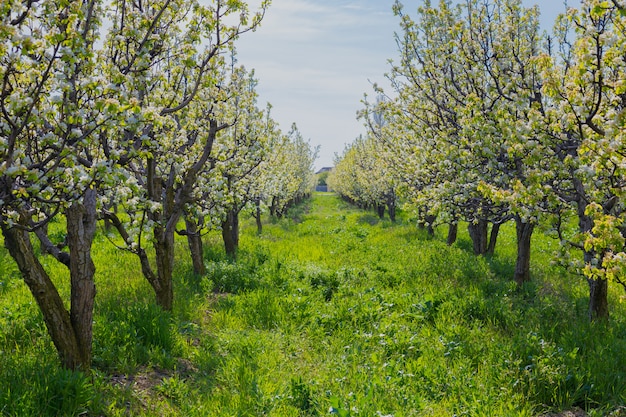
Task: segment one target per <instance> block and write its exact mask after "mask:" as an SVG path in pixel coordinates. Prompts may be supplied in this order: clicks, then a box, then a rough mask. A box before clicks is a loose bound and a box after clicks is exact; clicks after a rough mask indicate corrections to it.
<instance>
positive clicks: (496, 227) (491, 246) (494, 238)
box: [485, 223, 500, 255]
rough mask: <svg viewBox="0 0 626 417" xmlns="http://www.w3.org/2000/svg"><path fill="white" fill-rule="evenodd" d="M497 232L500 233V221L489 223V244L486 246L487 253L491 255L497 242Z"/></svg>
mask: <svg viewBox="0 0 626 417" xmlns="http://www.w3.org/2000/svg"><path fill="white" fill-rule="evenodd" d="M498 233H500V223H493V224H492V225H491V234H490V235H489V245H488V246H487V251H486V252H485V253H486V254H488V255H493V254H494V252H495V251H496V243H497V242H498Z"/></svg>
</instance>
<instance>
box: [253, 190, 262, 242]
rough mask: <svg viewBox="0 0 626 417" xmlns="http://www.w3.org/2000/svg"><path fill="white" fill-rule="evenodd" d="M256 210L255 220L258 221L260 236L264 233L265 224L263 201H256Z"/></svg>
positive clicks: (257, 226) (257, 227) (257, 230)
mask: <svg viewBox="0 0 626 417" xmlns="http://www.w3.org/2000/svg"><path fill="white" fill-rule="evenodd" d="M255 205H256V210H255V214H254V218H255V219H256V232H257V234H258V235H260V234H262V233H263V222H262V221H261V199H260V198H257V199H256V201H255Z"/></svg>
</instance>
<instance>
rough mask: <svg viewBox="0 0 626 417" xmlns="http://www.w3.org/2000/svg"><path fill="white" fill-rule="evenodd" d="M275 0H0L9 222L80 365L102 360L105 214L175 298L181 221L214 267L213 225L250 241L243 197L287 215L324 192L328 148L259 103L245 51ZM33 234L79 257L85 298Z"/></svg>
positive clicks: (0, 112)
mask: <svg viewBox="0 0 626 417" xmlns="http://www.w3.org/2000/svg"><path fill="white" fill-rule="evenodd" d="M268 5H269V1H268V0H265V1H263V2H262V4H261V5H260V6H259V9H258V10H257V11H256V12H254V13H252V12H250V11H249V10H248V6H247V4H246V3H245V2H243V1H232V0H228V1H227V0H214V1H210V2H200V1H189V0H138V1H132V2H128V1H117V0H112V1H108V0H77V1H75V0H65V1H60V2H56V1H55V2H49V1H44V2H38V1H27V2H23V1H17V0H9V1H3V2H2V4H1V5H0V19H1V20H0V40H1V41H0V80H1V86H0V164H1V165H0V166H1V168H0V227H1V229H2V234H3V237H4V244H5V246H6V247H7V249H8V251H9V253H10V255H11V256H12V257H13V258H14V259H15V261H16V263H17V265H18V267H19V270H20V272H21V274H22V276H23V279H24V281H25V283H26V284H27V285H28V287H29V289H30V290H31V292H32V294H33V296H34V298H35V299H36V301H37V303H38V305H39V307H40V309H41V311H42V313H43V317H44V320H45V322H46V326H47V328H48V332H49V333H50V335H51V338H52V340H53V342H54V344H55V347H56V348H57V350H58V352H59V355H60V359H61V362H62V364H63V365H64V366H65V367H67V368H72V369H76V368H80V369H84V370H87V369H89V367H90V363H91V345H92V322H93V320H92V317H93V306H94V298H95V283H94V272H95V267H94V264H93V261H92V259H91V247H92V245H93V239H94V235H95V232H96V224H97V222H98V220H104V221H105V222H106V224H107V226H108V227H109V229H110V230H111V232H110V234H111V239H112V241H113V242H115V243H116V244H117V245H118V246H119V247H120V248H121V249H124V250H127V251H130V252H132V253H134V254H135V255H136V256H137V257H138V258H139V260H140V264H141V272H142V273H143V275H144V276H145V278H146V279H147V281H148V282H149V283H150V285H151V286H152V288H153V289H154V292H155V296H156V300H157V303H158V304H159V305H160V306H161V307H162V308H163V309H165V310H171V309H172V301H173V288H172V271H173V262H174V237H175V234H176V233H178V234H183V235H186V236H187V238H188V241H189V246H190V253H191V254H192V257H193V259H194V268H195V269H196V272H198V273H202V272H203V268H204V265H203V262H202V252H201V251H202V248H201V239H200V238H201V236H202V235H203V234H204V233H205V232H206V230H207V229H210V228H221V229H222V235H223V237H224V243H225V246H226V249H227V251H228V252H229V253H230V254H231V255H233V256H234V254H235V253H236V248H237V243H238V216H239V213H240V212H241V211H242V210H250V211H251V212H253V213H254V215H256V216H257V217H258V216H260V215H261V212H263V211H265V210H266V209H267V210H269V211H271V213H272V214H273V215H277V216H280V215H281V213H282V212H284V210H285V209H286V207H287V206H288V205H289V204H290V203H292V202H294V201H297V200H298V199H301V198H302V197H303V196H304V195H305V194H306V193H308V192H309V190H310V188H311V183H312V181H313V179H312V163H313V161H314V159H315V157H316V151H315V150H314V149H311V147H310V146H309V144H308V142H306V141H304V140H303V138H302V136H301V134H300V133H299V131H298V129H297V128H296V127H295V125H294V126H293V127H292V128H291V130H290V131H289V133H287V134H285V133H283V132H281V130H280V129H279V127H278V126H277V124H276V123H275V122H274V121H273V120H272V118H271V114H270V108H271V107H270V106H267V108H265V109H261V108H259V107H258V104H257V94H256V92H255V88H256V80H255V79H254V74H253V72H250V71H247V70H246V69H245V68H244V67H242V66H238V65H237V64H236V59H235V57H236V49H235V42H236V40H237V38H238V37H239V36H241V35H243V34H244V33H246V32H251V31H254V30H255V29H256V28H257V27H258V26H259V24H260V23H261V20H262V18H263V16H264V14H265V11H266V8H267V7H268ZM246 36H249V35H246ZM57 220H61V223H62V222H65V226H64V233H61V235H62V239H60V240H59V233H58V231H56V232H55V233H54V235H49V233H48V229H49V228H48V225H49V224H50V222H51V221H55V226H56V223H59V222H58V221H57ZM183 220H184V222H183ZM183 224H184V225H185V226H186V227H184V226H183ZM259 224H260V222H259ZM55 237H56V238H57V240H55ZM31 239H36V240H37V241H38V242H39V245H38V246H39V247H41V248H42V249H43V250H42V252H47V253H48V254H49V255H51V256H53V257H54V258H55V259H56V260H58V261H59V262H61V263H63V264H65V265H66V266H67V267H68V269H69V271H70V280H71V300H70V303H69V305H70V309H69V311H68V309H67V308H66V307H65V302H64V300H63V299H62V298H61V296H60V295H59V291H58V289H57V288H56V287H55V285H54V283H53V281H52V280H51V279H50V276H49V275H48V274H47V273H46V271H45V269H44V268H43V267H42V264H41V262H40V259H41V258H40V256H41V255H40V252H39V251H38V250H36V249H35V248H34V247H33V243H32V241H31Z"/></svg>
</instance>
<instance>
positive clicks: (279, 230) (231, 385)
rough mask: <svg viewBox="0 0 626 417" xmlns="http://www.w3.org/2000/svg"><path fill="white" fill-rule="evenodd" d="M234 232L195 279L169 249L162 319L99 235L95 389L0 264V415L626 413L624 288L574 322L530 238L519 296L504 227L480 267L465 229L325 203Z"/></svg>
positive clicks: (555, 271) (212, 245)
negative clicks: (168, 297) (595, 314)
mask: <svg viewBox="0 0 626 417" xmlns="http://www.w3.org/2000/svg"><path fill="white" fill-rule="evenodd" d="M243 227H244V228H243V230H242V236H241V248H240V253H239V261H238V263H237V264H234V263H232V262H231V261H229V260H228V259H227V257H226V256H225V255H224V253H223V249H222V247H221V242H220V239H219V235H218V234H217V233H216V234H211V235H209V236H207V238H206V240H205V244H206V247H205V258H206V259H207V271H208V272H207V274H206V275H205V276H204V277H195V276H194V275H193V273H192V272H191V269H192V268H191V265H190V259H189V256H188V255H187V253H186V247H185V241H184V239H180V240H179V241H178V243H177V244H178V247H177V258H176V271H175V275H176V277H175V296H176V299H175V310H174V312H173V313H171V314H170V313H164V312H162V311H160V310H159V309H158V307H157V306H156V305H155V303H154V295H153V294H152V291H151V289H150V287H149V285H148V284H147V283H146V282H145V279H143V277H142V276H141V273H140V269H139V265H138V263H137V260H136V259H135V258H134V257H133V256H132V254H129V253H126V252H124V251H120V250H118V249H116V248H115V247H114V246H112V245H111V244H110V243H109V242H108V240H107V239H106V238H104V237H103V236H102V235H99V236H98V238H97V244H96V245H95V247H94V260H95V262H96V265H97V268H98V272H97V276H96V281H97V287H98V296H97V303H96V314H95V317H94V370H93V372H92V375H91V376H84V375H81V374H77V375H73V374H68V373H67V372H64V371H62V370H60V369H59V368H58V365H57V360H56V357H55V352H54V348H53V347H52V345H51V342H50V341H49V338H48V336H47V334H46V331H45V326H44V325H43V323H42V320H41V317H40V314H39V313H38V310H37V306H36V305H34V302H33V301H32V297H31V296H30V294H29V293H28V291H27V290H26V289H25V287H24V285H23V283H22V282H21V281H20V279H19V276H18V273H17V271H16V269H15V267H14V266H13V264H12V262H11V261H10V260H8V256H7V255H6V254H5V253H4V252H2V254H3V256H2V257H0V268H2V272H3V275H2V278H0V281H1V282H2V284H1V285H0V311H2V312H3V314H2V316H0V324H1V325H2V326H1V327H0V328H1V329H2V332H1V333H0V350H1V351H2V355H1V356H0V387H2V388H0V413H1V414H2V415H11V416H13V415H79V414H80V413H83V412H88V413H89V414H90V415H111V416H117V415H119V416H122V415H155V416H156V415H163V416H165V415H168V416H170V415H180V416H233V415H239V416H260V415H266V416H322V415H339V416H348V415H349V416H358V415H361V416H389V415H393V416H452V415H476V416H482V415H485V416H535V415H538V414H540V413H541V412H544V411H548V410H553V411H554V410H562V409H570V408H572V407H580V408H584V409H588V410H595V411H591V412H592V414H593V415H608V413H609V412H610V411H611V410H614V409H615V408H616V407H617V406H618V405H620V404H624V402H625V401H626V374H625V372H626V371H625V370H626V323H625V320H624V319H625V316H626V315H625V313H626V309H625V306H624V303H620V296H621V295H622V293H620V292H619V291H618V290H619V289H617V288H612V289H611V296H610V304H611V308H612V312H611V313H612V319H611V323H610V324H609V325H608V326H607V327H605V326H598V325H593V324H590V323H588V321H587V317H586V292H585V290H586V284H585V282H584V281H583V280H582V279H580V278H577V277H573V276H570V275H568V274H567V273H566V272H564V271H562V270H560V269H559V268H558V267H555V266H552V265H551V264H550V261H551V253H552V251H553V250H554V248H555V246H554V245H555V242H553V241H551V240H550V239H548V238H546V237H544V236H542V235H541V234H540V233H537V234H536V236H535V241H534V246H533V251H534V256H533V262H532V277H533V282H531V283H530V284H528V285H526V286H524V287H523V288H522V289H519V288H517V287H516V285H515V284H514V283H513V282H511V279H510V274H511V271H512V268H513V262H514V259H515V248H514V238H515V231H514V228H513V227H512V225H506V226H505V227H503V229H502V232H501V237H500V239H499V245H498V248H497V250H496V253H495V255H494V256H492V257H478V258H477V257H475V256H474V255H473V254H472V253H471V251H470V250H469V249H468V247H469V244H468V242H469V241H468V238H467V236H466V234H465V233H464V230H463V229H461V233H460V240H459V242H458V243H457V244H455V245H453V246H452V247H448V246H446V245H445V243H444V234H445V231H444V230H443V229H441V230H438V231H437V235H436V237H435V238H431V237H429V236H428V235H427V234H426V233H425V232H424V231H422V230H419V229H418V228H416V227H415V225H413V224H411V222H410V221H409V220H406V219H405V220H402V219H401V220H400V221H399V222H398V223H397V224H393V223H391V222H389V221H388V220H379V219H378V218H377V217H376V216H375V215H373V213H367V212H362V211H359V210H355V209H353V208H351V207H349V206H347V205H346V204H345V203H344V202H342V201H340V200H339V199H338V198H336V197H335V196H333V195H323V194H320V195H316V196H315V197H314V198H313V200H312V201H307V202H305V203H304V204H303V205H301V206H299V207H298V208H297V209H296V211H294V212H292V213H291V214H290V215H288V216H286V218H284V219H281V220H279V221H266V223H265V224H264V232H263V234H262V235H261V236H257V235H256V228H255V226H254V224H253V222H252V221H246V222H244V223H243ZM46 262H47V267H48V268H49V270H50V271H51V272H52V273H54V274H55V280H57V282H59V283H60V284H61V287H62V288H63V290H62V291H67V287H66V285H67V283H66V281H67V280H66V278H65V275H63V274H65V273H66V272H65V271H63V269H62V268H60V267H58V266H55V265H54V263H53V262H52V260H48V261H46ZM64 294H65V293H64ZM65 295H66V294H65ZM42 369H44V370H45V375H42V374H41V370H42Z"/></svg>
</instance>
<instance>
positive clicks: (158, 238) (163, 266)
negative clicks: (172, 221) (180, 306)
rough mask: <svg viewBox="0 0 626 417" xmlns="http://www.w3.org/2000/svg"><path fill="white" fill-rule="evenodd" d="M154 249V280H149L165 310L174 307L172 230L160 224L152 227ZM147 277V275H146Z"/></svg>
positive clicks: (158, 301) (160, 304)
mask: <svg viewBox="0 0 626 417" xmlns="http://www.w3.org/2000/svg"><path fill="white" fill-rule="evenodd" d="M154 237H155V239H154V250H155V252H156V265H157V275H156V280H153V281H150V279H148V281H150V284H151V285H152V288H153V289H154V292H155V295H156V302H157V304H158V305H159V306H160V307H161V308H162V309H163V310H165V311H172V310H173V308H174V286H173V284H172V275H173V271H174V232H173V230H169V229H167V228H163V227H162V226H156V227H155V228H154ZM146 278H148V277H146Z"/></svg>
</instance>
